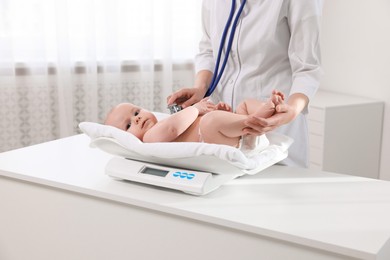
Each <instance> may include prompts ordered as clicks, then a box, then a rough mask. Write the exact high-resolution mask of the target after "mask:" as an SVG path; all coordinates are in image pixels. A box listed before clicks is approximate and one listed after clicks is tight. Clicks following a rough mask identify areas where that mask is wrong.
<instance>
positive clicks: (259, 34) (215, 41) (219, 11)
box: [195, 0, 323, 167]
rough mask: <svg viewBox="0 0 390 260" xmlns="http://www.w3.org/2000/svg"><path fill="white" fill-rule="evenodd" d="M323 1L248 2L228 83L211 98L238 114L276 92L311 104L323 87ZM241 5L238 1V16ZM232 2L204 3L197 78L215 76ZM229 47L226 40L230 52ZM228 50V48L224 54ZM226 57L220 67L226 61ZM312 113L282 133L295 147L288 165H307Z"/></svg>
mask: <svg viewBox="0 0 390 260" xmlns="http://www.w3.org/2000/svg"><path fill="white" fill-rule="evenodd" d="M322 3H323V1H322V0H247V3H246V6H245V7H244V9H243V13H242V14H241V18H240V22H239V23H238V25H237V29H236V34H235V36H234V41H233V45H232V49H231V52H230V56H229V60H228V64H227V66H226V68H225V71H224V74H223V77H222V78H221V80H220V82H219V85H218V86H217V88H216V89H215V91H214V93H213V94H212V96H211V98H212V100H213V101H214V102H219V101H224V102H226V103H228V104H230V105H231V106H232V107H233V109H235V108H236V107H237V105H238V104H239V103H240V102H242V101H243V100H245V99H247V98H254V97H255V98H259V99H267V98H268V97H269V96H270V95H271V92H272V90H273V89H278V90H280V91H282V92H284V93H285V94H286V95H287V96H289V95H291V94H293V93H303V94H305V95H306V96H307V97H308V98H309V100H310V98H311V97H313V95H314V94H315V93H316V91H317V89H318V87H319V79H320V75H321V73H322V71H321V66H320V46H319V43H320V39H319V30H320V19H321V12H322ZM240 4H241V2H240V1H237V5H236V11H237V9H238V7H239V5H240ZM230 7H231V0H203V6H202V28H203V37H202V39H201V42H200V44H199V47H200V51H199V54H198V55H197V56H196V59H195V64H196V65H195V67H196V72H199V71H201V70H209V71H212V72H214V67H215V60H216V57H217V55H218V48H219V45H220V39H221V36H222V32H223V30H224V27H225V24H226V21H227V17H228V16H229V12H230ZM226 46H227V40H226V44H225V47H226ZM225 49H226V48H225ZM224 54H225V53H222V58H221V63H222V60H223V58H224ZM306 114H307V109H305V110H304V111H303V112H302V113H301V114H300V115H299V116H298V117H297V118H296V119H295V120H294V121H293V122H291V123H289V124H288V125H284V126H282V127H279V128H278V129H277V130H275V131H277V132H280V133H282V134H285V135H288V136H290V137H292V138H293V139H294V140H295V141H294V144H293V145H292V146H291V147H290V149H289V157H288V158H287V159H286V160H285V161H284V163H285V164H287V165H293V166H303V167H307V165H308V155H307V154H308V130H307V124H306Z"/></svg>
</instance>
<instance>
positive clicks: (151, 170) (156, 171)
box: [141, 167, 169, 177]
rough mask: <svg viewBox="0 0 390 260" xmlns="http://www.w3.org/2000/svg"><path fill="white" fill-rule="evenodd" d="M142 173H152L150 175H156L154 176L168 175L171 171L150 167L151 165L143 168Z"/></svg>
mask: <svg viewBox="0 0 390 260" xmlns="http://www.w3.org/2000/svg"><path fill="white" fill-rule="evenodd" d="M141 173H144V174H150V175H154V176H160V177H165V176H167V174H168V173H169V171H164V170H160V169H155V168H150V167H144V168H143V169H142V171H141Z"/></svg>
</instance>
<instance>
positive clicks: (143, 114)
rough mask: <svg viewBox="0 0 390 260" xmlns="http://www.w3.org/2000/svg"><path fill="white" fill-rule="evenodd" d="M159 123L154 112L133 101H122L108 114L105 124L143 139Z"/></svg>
mask: <svg viewBox="0 0 390 260" xmlns="http://www.w3.org/2000/svg"><path fill="white" fill-rule="evenodd" d="M156 123H157V118H156V117H155V116H154V114H153V113H151V112H149V111H147V110H145V109H142V108H140V107H138V106H135V105H133V104H131V103H121V104H119V105H118V106H116V107H115V108H114V109H113V110H112V111H111V113H109V114H108V116H107V118H106V121H105V124H106V125H111V126H114V127H117V128H119V129H122V130H124V131H127V132H130V133H132V134H133V135H135V136H136V137H137V138H139V139H140V140H141V141H142V139H143V137H144V135H145V133H146V132H147V131H148V130H149V129H150V128H152V127H153V126H154V125H155V124H156Z"/></svg>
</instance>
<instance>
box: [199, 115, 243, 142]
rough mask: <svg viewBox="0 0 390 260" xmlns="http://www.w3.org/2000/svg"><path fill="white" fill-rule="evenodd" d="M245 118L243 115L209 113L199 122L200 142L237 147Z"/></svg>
mask: <svg viewBox="0 0 390 260" xmlns="http://www.w3.org/2000/svg"><path fill="white" fill-rule="evenodd" d="M246 118H247V117H246V116H245V115H238V114H234V113H230V112H226V111H220V110H216V111H212V112H209V113H207V114H206V115H204V116H203V117H202V119H201V120H200V124H199V130H200V134H201V137H202V140H203V141H204V142H206V143H214V144H225V145H230V146H234V147H238V143H239V140H240V138H241V135H243V132H242V129H243V128H244V127H245V125H244V120H245V119H246Z"/></svg>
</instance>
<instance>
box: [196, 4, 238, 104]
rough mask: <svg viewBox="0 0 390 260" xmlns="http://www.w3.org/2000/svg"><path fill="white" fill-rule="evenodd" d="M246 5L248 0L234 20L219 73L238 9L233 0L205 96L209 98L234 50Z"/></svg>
mask: <svg viewBox="0 0 390 260" xmlns="http://www.w3.org/2000/svg"><path fill="white" fill-rule="evenodd" d="M245 3H246V0H243V1H242V3H241V6H240V8H239V9H238V12H237V15H236V17H235V18H234V22H233V25H232V29H231V31H230V35H229V42H228V45H227V48H226V53H225V58H224V60H223V63H222V67H221V71H218V70H219V63H220V61H221V55H222V50H223V47H224V46H225V40H226V35H227V32H228V31H229V28H230V25H231V23H232V20H233V16H234V11H235V9H236V0H232V7H231V9H230V14H229V18H228V20H227V22H226V25H225V29H224V30H223V34H222V38H221V43H220V44H219V50H218V56H217V61H216V63H215V69H214V74H213V78H212V80H211V84H210V86H209V89H208V90H207V92H206V94H205V95H204V96H205V97H208V96H210V95H211V94H212V93H213V91H214V89H215V88H216V87H217V85H218V82H219V80H220V79H221V77H222V74H223V71H224V70H225V67H226V63H227V61H228V59H229V53H230V50H231V48H232V44H233V39H234V34H235V32H236V27H237V24H238V19H239V18H240V16H241V13H242V10H243V9H244V6H245Z"/></svg>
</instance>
